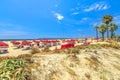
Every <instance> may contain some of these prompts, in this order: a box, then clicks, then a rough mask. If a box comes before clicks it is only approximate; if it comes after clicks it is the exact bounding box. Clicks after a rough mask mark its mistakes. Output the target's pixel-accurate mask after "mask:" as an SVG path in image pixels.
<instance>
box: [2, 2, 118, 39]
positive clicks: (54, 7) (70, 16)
mask: <svg viewBox="0 0 120 80" xmlns="http://www.w3.org/2000/svg"><path fill="white" fill-rule="evenodd" d="M119 5H120V3H119V2H118V0H1V1H0V38H1V39H10V38H11V39H18V38H40V37H46V38H47V37H49V38H50V37H53V38H54V37H74V38H76V37H87V36H95V30H94V29H93V28H94V26H95V25H100V24H101V20H102V16H103V15H106V14H110V15H112V16H113V17H114V22H115V23H116V24H117V25H118V26H120V8H119ZM116 34H120V28H119V30H117V31H116Z"/></svg>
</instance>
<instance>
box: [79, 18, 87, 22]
mask: <svg viewBox="0 0 120 80" xmlns="http://www.w3.org/2000/svg"><path fill="white" fill-rule="evenodd" d="M87 20H89V18H82V19H81V20H80V23H82V22H85V21H87Z"/></svg>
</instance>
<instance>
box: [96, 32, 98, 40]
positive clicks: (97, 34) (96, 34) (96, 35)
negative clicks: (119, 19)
mask: <svg viewBox="0 0 120 80" xmlns="http://www.w3.org/2000/svg"><path fill="white" fill-rule="evenodd" d="M96 38H97V39H98V30H96Z"/></svg>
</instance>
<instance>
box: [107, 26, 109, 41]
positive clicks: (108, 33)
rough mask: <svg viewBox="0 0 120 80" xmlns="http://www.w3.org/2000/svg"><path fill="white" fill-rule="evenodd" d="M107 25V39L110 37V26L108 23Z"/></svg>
mask: <svg viewBox="0 0 120 80" xmlns="http://www.w3.org/2000/svg"><path fill="white" fill-rule="evenodd" d="M106 26H107V39H109V29H108V28H109V27H108V24H107V25H106Z"/></svg>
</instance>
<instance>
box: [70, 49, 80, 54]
mask: <svg viewBox="0 0 120 80" xmlns="http://www.w3.org/2000/svg"><path fill="white" fill-rule="evenodd" d="M71 53H75V54H79V53H80V50H79V49H78V48H71Z"/></svg>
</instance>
